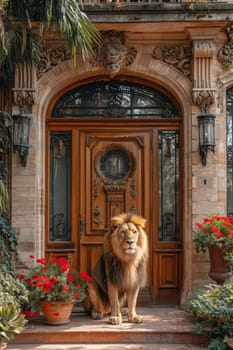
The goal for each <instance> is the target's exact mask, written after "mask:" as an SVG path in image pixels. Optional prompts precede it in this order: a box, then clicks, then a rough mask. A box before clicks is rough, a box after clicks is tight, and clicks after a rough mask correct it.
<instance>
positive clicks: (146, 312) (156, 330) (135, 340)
mask: <svg viewBox="0 0 233 350" xmlns="http://www.w3.org/2000/svg"><path fill="white" fill-rule="evenodd" d="M137 311H138V313H140V314H141V315H142V317H143V323H142V324H131V323H129V322H128V321H127V319H126V318H124V319H123V323H122V324H121V325H117V326H116V325H110V324H108V323H107V319H103V320H92V319H91V318H90V317H89V316H88V315H87V314H85V313H83V312H82V311H76V312H75V313H73V314H72V317H71V322H70V323H69V324H66V325H60V326H51V325H46V324H45V322H44V320H43V319H42V318H39V319H36V320H33V321H30V322H29V323H28V325H27V327H26V330H25V331H24V332H23V333H21V334H19V335H17V336H16V338H15V339H14V341H12V342H11V344H12V345H14V344H24V345H27V344H28V345H29V344H30V346H32V344H38V345H41V346H42V345H43V344H45V345H46V346H48V345H49V344H58V345H61V344H70V346H71V345H72V344H75V346H76V348H77V349H82V347H81V348H80V347H78V346H79V344H80V346H83V345H84V344H88V346H91V345H92V344H93V346H94V347H93V348H92V349H95V346H97V345H96V344H102V349H105V348H104V346H105V345H106V346H110V345H109V344H115V348H116V349H124V348H123V346H126V345H125V344H128V345H133V344H135V346H139V344H140V346H141V348H142V349H143V347H142V346H144V345H145V344H147V345H148V346H149V344H153V346H154V345H155V344H157V345H158V346H159V344H183V345H186V348H187V346H191V345H201V344H206V343H207V338H206V337H202V336H197V335H194V334H193V328H194V324H193V322H192V318H191V316H190V315H189V314H188V313H186V312H185V311H183V310H181V309H179V308H155V307H139V308H138V309H137ZM183 345H182V346H183ZM85 346H86V345H85ZM117 346H118V348H117ZM161 346H162V345H161ZM115 348H114V347H113V348H111V349H114V350H115ZM147 348H148V349H149V347H147ZM186 348H185V347H183V349H186ZM12 349H13V348H12ZM22 349H24V348H22ZM38 349H40V348H38ZM41 349H43V347H42V348H41ZM45 349H46V348H45ZM54 349H56V348H54ZM62 349H63V348H62ZM64 349H65V348H64ZM70 349H74V348H72V347H70ZM83 349H86V348H85V347H84V348H83ZM90 349H91V348H90ZM97 349H98V348H97ZM135 349H140V347H136V348H135ZM155 349H156V348H155ZM158 349H160V348H158ZM162 349H163V347H161V350H162ZM165 349H166V348H165ZM174 349H175V348H174ZM177 349H179V348H177ZM187 349H188V348H187ZM180 350H182V347H180Z"/></svg>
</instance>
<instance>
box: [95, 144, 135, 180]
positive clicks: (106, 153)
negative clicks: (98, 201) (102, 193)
mask: <svg viewBox="0 0 233 350" xmlns="http://www.w3.org/2000/svg"><path fill="white" fill-rule="evenodd" d="M95 168H96V171H97V173H98V174H99V176H100V178H101V179H102V180H103V181H104V183H106V184H109V183H124V182H125V181H127V180H128V178H130V177H132V176H133V174H134V172H135V169H136V159H135V157H134V155H133V154H132V153H131V152H130V151H129V150H127V149H126V148H125V147H123V146H122V145H120V144H111V145H108V146H106V147H105V148H104V149H103V150H102V151H101V152H99V153H98V154H97V156H96V159H95Z"/></svg>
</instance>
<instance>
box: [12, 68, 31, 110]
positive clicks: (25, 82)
mask: <svg viewBox="0 0 233 350" xmlns="http://www.w3.org/2000/svg"><path fill="white" fill-rule="evenodd" d="M34 83H35V73H34V69H33V67H32V66H31V65H30V64H29V63H27V62H26V61H25V62H21V63H20V64H19V65H18V66H17V68H16V71H15V82H14V87H13V89H12V92H13V101H14V104H15V105H16V106H18V107H19V110H20V112H21V113H30V112H31V109H32V106H33V104H34V103H35V89H34Z"/></svg>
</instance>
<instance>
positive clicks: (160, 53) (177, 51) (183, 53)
mask: <svg viewBox="0 0 233 350" xmlns="http://www.w3.org/2000/svg"><path fill="white" fill-rule="evenodd" d="M152 57H153V58H155V59H156V60H160V61H163V62H165V63H168V64H171V65H172V66H174V67H175V68H177V69H179V70H180V71H181V72H182V73H183V74H184V75H185V76H186V77H190V75H191V59H192V50H191V47H190V46H161V47H155V48H154V50H153V53H152Z"/></svg>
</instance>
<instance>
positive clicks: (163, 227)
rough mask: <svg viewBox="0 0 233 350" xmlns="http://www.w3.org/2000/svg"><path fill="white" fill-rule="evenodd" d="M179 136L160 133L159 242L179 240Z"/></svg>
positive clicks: (170, 132) (169, 132)
mask: <svg viewBox="0 0 233 350" xmlns="http://www.w3.org/2000/svg"><path fill="white" fill-rule="evenodd" d="M178 203H179V134H178V131H160V132H159V240H160V241H178V240H179V212H178V209H179V206H178Z"/></svg>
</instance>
